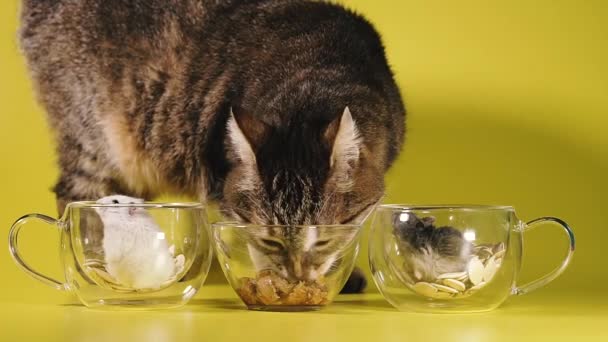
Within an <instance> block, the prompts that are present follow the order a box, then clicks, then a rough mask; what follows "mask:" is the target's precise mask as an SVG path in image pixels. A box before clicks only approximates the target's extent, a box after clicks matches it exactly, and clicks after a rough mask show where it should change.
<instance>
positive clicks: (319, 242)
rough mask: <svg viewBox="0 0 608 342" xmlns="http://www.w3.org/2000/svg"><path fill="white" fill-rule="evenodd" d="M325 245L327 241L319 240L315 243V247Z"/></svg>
mask: <svg viewBox="0 0 608 342" xmlns="http://www.w3.org/2000/svg"><path fill="white" fill-rule="evenodd" d="M327 244H329V240H320V241H317V242H316V243H315V247H317V248H319V247H325V246H327Z"/></svg>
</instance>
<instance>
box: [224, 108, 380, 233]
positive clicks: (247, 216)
mask: <svg viewBox="0 0 608 342" xmlns="http://www.w3.org/2000/svg"><path fill="white" fill-rule="evenodd" d="M277 126H278V127H275V126H273V125H272V124H268V123H265V122H262V121H261V120H258V119H256V118H254V117H253V116H251V115H247V114H245V113H238V114H236V115H235V114H233V113H231V116H230V118H229V120H228V135H227V139H228V141H227V146H228V149H229V151H228V152H229V153H228V155H229V159H230V162H231V165H232V166H231V170H230V171H229V173H228V175H227V178H226V182H225V185H224V191H223V198H222V200H221V210H222V212H223V214H224V215H225V216H226V217H228V218H231V219H234V220H237V221H239V222H245V223H253V224H259V225H310V224H312V225H315V224H316V225H318V224H347V223H349V224H350V223H361V221H362V220H363V219H364V218H365V217H367V215H368V214H369V213H370V212H371V211H372V210H373V208H374V206H375V205H376V204H377V203H378V202H379V200H380V198H381V197H382V195H383V192H384V181H383V177H384V170H383V168H382V167H381V166H380V165H379V163H377V161H376V159H377V158H374V156H372V155H371V153H370V151H369V150H368V149H367V148H366V146H365V141H364V140H363V138H362V137H361V135H360V134H359V129H358V128H357V124H356V122H355V121H354V120H353V117H352V115H351V113H350V110H349V109H348V107H347V108H346V109H345V110H344V111H343V113H342V114H341V115H337V116H336V117H335V119H333V120H332V121H330V122H323V121H322V120H320V121H318V122H311V121H297V120H293V121H292V122H289V123H284V124H282V125H277Z"/></svg>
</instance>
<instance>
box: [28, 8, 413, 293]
mask: <svg viewBox="0 0 608 342" xmlns="http://www.w3.org/2000/svg"><path fill="white" fill-rule="evenodd" d="M20 45H21V48H22V51H23V53H24V55H25V58H26V61H27V65H28V68H29V71H30V74H31V77H32V79H33V83H34V86H35V88H36V91H37V95H38V99H39V101H40V102H41V104H42V105H43V106H44V108H45V109H46V112H47V114H48V115H47V116H48V121H49V124H50V126H51V128H52V130H53V131H54V134H55V139H56V141H57V151H58V156H59V158H58V165H59V170H60V175H59V179H58V181H57V183H56V185H55V186H54V188H53V190H54V192H55V194H56V198H57V204H58V205H57V207H58V211H59V212H60V213H61V212H63V209H64V207H65V205H66V204H67V203H68V202H71V201H75V200H95V199H98V198H101V197H104V196H108V195H113V194H122V195H127V196H133V197H141V198H145V199H151V198H153V197H155V196H157V195H159V194H163V193H176V194H181V195H188V196H193V197H197V198H198V199H199V200H200V201H202V202H207V201H216V202H218V203H219V206H220V210H221V212H222V213H223V215H224V216H226V217H227V218H229V219H234V220H238V221H241V222H246V223H254V224H260V225H269V224H282V225H307V224H318V225H320V224H346V223H360V222H361V221H362V219H363V218H364V217H366V216H367V215H368V214H369V212H370V211H371V210H372V209H373V208H374V206H375V205H376V204H377V203H378V202H379V201H380V198H381V197H382V195H383V193H384V174H385V173H386V171H387V170H388V169H389V167H390V166H391V165H392V164H393V162H394V161H395V159H396V158H397V156H398V154H399V152H400V151H401V148H402V145H403V141H404V137H405V115H406V111H405V107H404V103H403V101H402V98H401V94H400V90H399V88H398V86H397V84H396V82H395V80H394V77H393V73H392V71H391V68H390V67H389V65H388V62H387V59H386V56H385V51H384V47H383V44H382V41H381V38H380V36H379V34H378V33H377V31H376V30H375V29H374V27H373V26H372V25H371V24H370V23H369V22H368V21H367V20H366V19H364V18H363V17H362V16H361V15H359V14H356V13H354V12H353V11H351V10H348V9H345V8H344V7H342V6H340V5H337V4H331V3H327V2H316V1H305V0H293V1H289V0H240V1H239V0H225V1H218V0H179V1H178V0H172V1H169V0H81V1H70V0H23V1H22V13H21V28H20ZM260 234H264V231H261V232H260ZM285 238H287V237H285ZM264 240H268V239H261V240H259V241H264ZM262 243H264V242H262ZM264 247H266V248H268V247H271V246H269V245H265V246H264ZM313 265H315V263H314V262H313V263H309V264H307V265H303V267H306V268H311V267H313V268H314V266H313ZM354 283H357V284H361V281H356V280H355V281H354Z"/></svg>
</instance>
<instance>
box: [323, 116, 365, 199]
mask: <svg viewBox="0 0 608 342" xmlns="http://www.w3.org/2000/svg"><path fill="white" fill-rule="evenodd" d="M325 138H326V139H327V140H328V141H329V142H330V143H331V146H332V151H331V156H330V161H329V165H330V168H331V170H332V172H333V174H334V176H335V177H336V178H335V180H336V185H337V186H338V189H339V190H340V191H344V192H346V191H349V190H350V189H351V188H352V185H353V179H352V173H353V172H352V170H353V169H354V168H355V166H356V165H357V163H358V162H359V158H360V156H361V144H362V142H363V140H362V139H361V136H360V135H359V130H358V129H357V124H356V122H355V120H353V116H352V114H351V113H350V110H349V108H348V107H346V108H345V109H344V112H343V113H342V115H341V116H340V117H339V118H337V119H336V120H334V121H333V122H332V123H330V124H329V126H328V127H327V130H326V131H325Z"/></svg>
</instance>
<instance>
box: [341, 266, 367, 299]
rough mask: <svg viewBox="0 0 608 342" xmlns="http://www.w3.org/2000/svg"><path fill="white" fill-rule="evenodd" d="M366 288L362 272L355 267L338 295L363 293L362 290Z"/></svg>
mask: <svg viewBox="0 0 608 342" xmlns="http://www.w3.org/2000/svg"><path fill="white" fill-rule="evenodd" d="M366 287H367V280H366V279H365V275H364V274H363V271H361V270H360V269H359V268H358V267H355V269H354V270H353V273H351V274H350V277H348V280H347V281H346V284H344V287H343V288H342V291H340V293H343V294H349V293H363V290H365V288H366Z"/></svg>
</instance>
